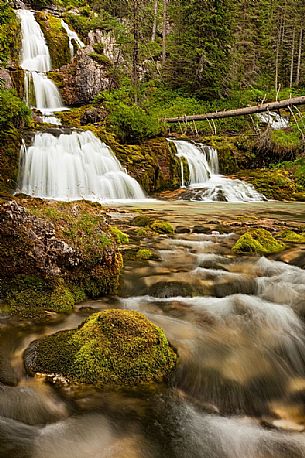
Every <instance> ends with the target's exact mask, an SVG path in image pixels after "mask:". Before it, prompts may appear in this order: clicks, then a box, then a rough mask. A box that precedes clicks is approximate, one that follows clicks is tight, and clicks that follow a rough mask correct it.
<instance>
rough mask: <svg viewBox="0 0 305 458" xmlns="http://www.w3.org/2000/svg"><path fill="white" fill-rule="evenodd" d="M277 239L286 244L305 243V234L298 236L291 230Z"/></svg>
mask: <svg viewBox="0 0 305 458" xmlns="http://www.w3.org/2000/svg"><path fill="white" fill-rule="evenodd" d="M277 238H278V239H280V240H282V241H284V242H291V243H305V233H302V234H298V233H297V232H294V231H292V230H291V229H286V230H285V231H282V232H280V233H279V234H278V235H277Z"/></svg>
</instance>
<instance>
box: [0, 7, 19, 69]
mask: <svg viewBox="0 0 305 458" xmlns="http://www.w3.org/2000/svg"><path fill="white" fill-rule="evenodd" d="M18 37H19V24H18V21H17V19H16V15H15V13H14V10H13V8H12V7H11V6H10V3H9V1H8V0H0V67H2V66H3V65H6V64H7V62H8V60H9V58H10V57H11V54H12V53H14V47H15V44H16V40H18Z"/></svg>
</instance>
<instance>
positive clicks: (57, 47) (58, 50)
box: [35, 11, 70, 68]
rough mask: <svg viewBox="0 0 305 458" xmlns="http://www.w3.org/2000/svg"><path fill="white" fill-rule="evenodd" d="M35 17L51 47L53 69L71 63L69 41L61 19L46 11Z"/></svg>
mask: <svg viewBox="0 0 305 458" xmlns="http://www.w3.org/2000/svg"><path fill="white" fill-rule="evenodd" d="M35 17H36V20H37V22H38V24H39V25H40V27H41V29H42V31H43V34H44V36H45V38H46V42H47V44H48V46H49V51H50V55H51V60H52V68H60V67H61V66H62V65H65V64H67V63H68V62H69V61H70V50H69V39H68V35H67V33H66V31H65V30H64V28H63V27H62V25H61V19H59V18H57V17H55V16H53V15H52V14H50V13H48V12H46V11H38V12H36V14H35Z"/></svg>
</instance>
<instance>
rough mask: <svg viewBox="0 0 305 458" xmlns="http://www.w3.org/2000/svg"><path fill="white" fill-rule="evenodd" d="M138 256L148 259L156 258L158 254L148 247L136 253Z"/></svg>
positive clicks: (141, 258)
mask: <svg viewBox="0 0 305 458" xmlns="http://www.w3.org/2000/svg"><path fill="white" fill-rule="evenodd" d="M136 258H137V259H140V260H142V261H148V260H149V259H156V255H155V253H154V252H153V251H151V250H149V249H148V248H141V249H140V250H138V252H137V254H136Z"/></svg>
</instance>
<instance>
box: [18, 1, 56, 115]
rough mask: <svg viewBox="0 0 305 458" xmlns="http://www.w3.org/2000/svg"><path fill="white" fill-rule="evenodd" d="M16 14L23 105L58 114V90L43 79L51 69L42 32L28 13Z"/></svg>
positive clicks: (24, 11)
mask: <svg viewBox="0 0 305 458" xmlns="http://www.w3.org/2000/svg"><path fill="white" fill-rule="evenodd" d="M17 15H18V17H19V18H20V20H21V32H22V46H21V68H23V69H24V70H25V76H24V89H25V99H26V102H27V104H28V105H29V106H33V107H35V108H37V109H38V110H40V111H41V112H42V113H43V114H50V113H52V112H54V111H61V110H63V109H64V107H63V104H62V101H61V97H60V94H59V91H58V89H57V87H56V86H55V84H54V83H53V82H52V81H51V80H50V79H49V78H48V77H47V76H46V72H48V71H50V70H51V69H52V64H51V58H50V53H49V49H48V46H47V44H46V41H45V38H44V36H43V33H42V30H41V28H40V26H39V24H38V23H37V22H36V20H35V16H34V13H33V12H32V11H28V10H18V11H17Z"/></svg>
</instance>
